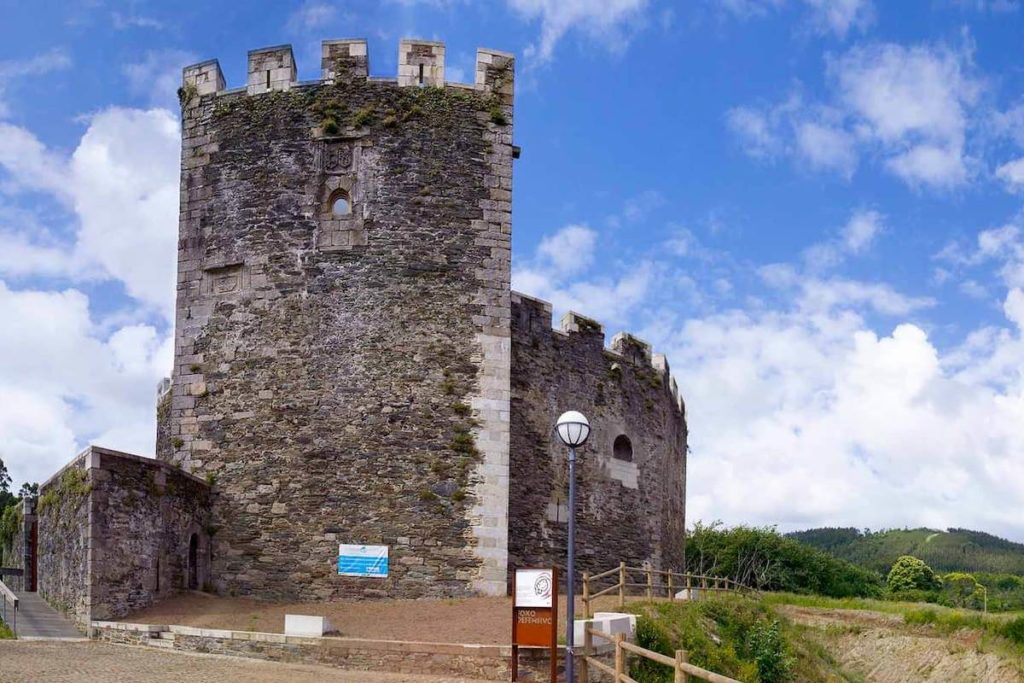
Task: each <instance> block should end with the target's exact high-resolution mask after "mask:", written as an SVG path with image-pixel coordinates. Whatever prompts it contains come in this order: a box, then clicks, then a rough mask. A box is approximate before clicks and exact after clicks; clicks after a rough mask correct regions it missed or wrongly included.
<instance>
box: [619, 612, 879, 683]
mask: <svg viewBox="0 0 1024 683" xmlns="http://www.w3.org/2000/svg"><path fill="white" fill-rule="evenodd" d="M629 609H630V611H632V612H635V613H636V614H638V615H640V619H639V620H638V623H637V644H638V645H641V646H642V647H646V648H648V649H650V650H654V651H655V652H660V653H662V654H664V655H666V656H669V657H671V656H673V655H674V653H675V651H676V650H677V649H683V650H686V651H687V653H688V654H689V657H690V662H691V663H692V664H695V665H697V666H700V667H703V668H706V669H708V670H710V671H713V672H715V673H719V674H723V675H725V676H729V677H730V678H736V679H738V680H741V681H751V683H795V682H799V683H840V682H852V681H860V680H862V679H860V678H859V677H850V676H848V675H847V674H846V673H845V672H843V671H842V670H841V669H840V667H839V666H838V665H837V664H836V662H835V660H834V658H833V657H832V656H830V655H829V654H828V653H827V652H826V651H825V649H824V648H822V647H821V646H820V645H818V644H817V643H816V642H815V641H813V640H812V639H809V638H807V637H806V634H805V633H804V630H803V629H800V628H798V627H795V626H794V625H793V624H791V623H790V622H789V620H788V619H786V618H785V617H783V616H781V615H780V614H778V613H777V612H776V611H775V609H774V607H773V606H771V605H769V604H767V603H766V602H764V601H763V600H755V599H749V598H744V597H741V596H736V595H718V596H711V597H708V598H705V599H702V600H699V601H695V602H694V601H687V602H673V603H665V602H662V603H642V604H641V603H635V604H633V605H631V606H630V608H629ZM629 674H630V676H631V677H632V678H633V679H634V680H636V681H638V682H639V683H672V681H673V680H674V678H673V676H672V673H671V672H670V670H669V669H668V667H665V666H663V665H661V664H656V663H653V662H650V661H647V660H642V659H639V658H637V657H630V658H629Z"/></svg>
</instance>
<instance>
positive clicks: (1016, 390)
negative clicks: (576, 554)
mask: <svg viewBox="0 0 1024 683" xmlns="http://www.w3.org/2000/svg"><path fill="white" fill-rule="evenodd" d="M1006 309H1007V316H1008V319H1010V320H1012V321H1014V322H1015V323H1017V324H1018V325H1019V324H1020V319H1021V318H1024V295H1022V294H1020V293H1017V294H1011V296H1010V297H1008V299H1007V305H1006ZM994 339H995V341H994V342H990V343H989V344H988V346H987V347H985V348H981V347H978V348H975V349H972V350H969V351H966V352H962V353H961V352H960V351H961V350H957V352H955V353H954V352H948V353H945V354H944V353H942V352H940V351H939V350H938V349H937V348H936V346H935V345H934V344H933V343H932V342H931V341H930V340H929V338H928V335H927V334H926V332H925V331H924V330H923V329H922V328H921V327H919V326H917V325H914V324H909V323H902V324H898V325H896V326H895V327H894V328H892V329H891V331H890V332H889V333H888V334H884V335H880V334H877V333H875V332H874V331H872V330H871V329H870V327H869V326H868V324H867V323H866V322H865V320H864V319H863V318H862V317H861V316H859V315H858V314H856V313H854V312H852V311H851V310H850V309H849V308H848V307H847V305H846V304H843V303H841V302H840V303H839V304H838V305H837V306H836V307H835V308H833V309H832V310H830V311H827V312H823V311H821V310H820V309H819V310H811V309H807V308H805V307H803V306H801V305H796V306H794V307H792V308H789V307H785V306H783V307H780V308H768V309H762V310H757V309H754V310H747V311H742V310H731V311H723V312H719V313H715V314H713V315H709V316H706V317H703V318H693V319H690V320H688V321H686V322H684V323H682V324H680V325H679V326H678V327H677V328H676V331H675V332H672V333H668V334H666V335H664V336H663V337H661V338H656V340H655V343H656V344H659V343H660V344H662V345H665V344H668V345H670V346H671V350H670V353H669V356H670V361H671V363H672V368H673V372H674V373H675V374H676V377H677V379H678V380H679V383H680V388H681V391H682V392H683V395H684V397H685V398H686V401H687V413H688V416H689V419H690V430H691V431H690V434H691V440H690V443H691V447H692V449H693V453H692V455H691V457H690V470H689V482H690V483H689V488H690V490H691V491H693V492H694V493H693V494H692V495H691V496H690V499H689V501H688V502H689V507H688V510H687V515H688V518H689V519H690V520H694V519H700V518H703V519H705V520H710V519H716V518H720V519H724V520H725V521H727V522H730V523H771V524H775V523H781V524H782V526H783V527H784V528H796V527H803V526H817V525H823V524H833V525H842V526H858V527H863V526H871V527H876V528H877V527H880V526H892V525H904V524H907V525H916V524H926V525H931V526H939V527H944V526H952V525H956V526H970V527H974V528H987V529H991V530H993V531H997V532H1003V533H1010V534H1012V535H1014V536H1016V537H1018V538H1019V537H1022V536H1024V527H1021V524H1020V520H1019V519H1018V518H1017V517H1016V516H1015V515H1014V513H1013V510H1014V509H1015V508H1016V507H1018V506H1019V505H1020V504H1021V503H1024V476H1022V475H1021V473H1020V472H1019V471H1018V470H1019V468H1018V469H1017V470H1015V469H1014V467H1013V463H1014V462H1016V458H1017V456H1018V455H1019V453H1021V452H1024V432H1021V430H1020V428H1019V425H1020V424H1021V419H1022V417H1024V385H1022V381H1021V375H1020V373H1014V374H1011V375H1005V374H1004V375H1003V376H1004V377H1006V378H1008V379H1009V383H1008V384H1006V385H1003V386H993V385H990V384H989V383H988V382H987V380H986V379H985V376H986V375H987V373H982V374H978V375H972V374H971V373H972V371H973V370H976V369H979V368H982V367H984V366H986V365H988V364H989V363H991V362H993V359H996V358H1000V359H1001V360H1000V361H999V364H1000V366H1005V365H1006V364H1007V363H1009V362H1012V361H1016V362H1017V363H1020V362H1024V344H1022V342H1021V339H1020V335H1019V333H1017V334H1010V333H1007V332H1005V331H1004V333H1002V334H1001V335H998V334H997V335H995V336H994ZM980 424H983V425H985V428H984V430H981V431H979V429H978V425H980ZM1008 476H1009V478H1007V477H1008ZM892 500H899V501H901V504H900V505H899V506H898V509H897V508H893V507H892V505H891V504H890V503H891V501H892ZM993 500H999V501H1001V502H1000V504H998V505H995V504H993V503H992V501H993Z"/></svg>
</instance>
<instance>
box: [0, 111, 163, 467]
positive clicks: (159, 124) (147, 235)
mask: <svg viewBox="0 0 1024 683" xmlns="http://www.w3.org/2000/svg"><path fill="white" fill-rule="evenodd" d="M85 121H86V126H87V127H86V130H85V132H84V134H83V135H82V137H81V139H80V140H79V142H78V144H77V146H76V147H75V149H74V151H73V152H72V153H70V154H66V153H63V152H60V151H56V150H52V149H49V148H48V147H47V146H46V145H44V144H43V143H42V142H40V141H39V140H38V139H37V138H36V137H35V136H34V135H33V134H32V133H31V132H30V131H28V130H26V129H24V128H20V127H16V126H12V125H10V124H4V123H0V199H3V197H4V196H5V195H6V196H7V197H10V198H13V199H18V198H22V197H23V196H24V195H26V194H27V193H32V194H33V196H32V197H31V200H32V205H33V206H38V207H42V206H44V205H46V204H47V200H50V203H52V204H53V205H54V210H52V211H46V212H45V214H46V218H47V221H49V222H54V221H56V222H61V223H63V222H64V221H65V220H66V222H67V225H63V224H62V225H60V226H59V228H58V229H56V230H51V229H48V227H47V225H46V224H43V223H42V222H41V220H40V219H39V216H41V215H43V213H44V211H43V209H42V208H40V209H38V213H39V215H38V216H37V215H36V214H35V213H33V212H30V211H28V210H25V209H15V208H12V207H11V206H10V205H8V204H7V203H5V202H3V201H0V278H2V279H0V319H3V320H4V321H5V324H4V325H3V326H0V356H2V358H0V402H2V405H4V410H3V411H0V413H2V414H0V455H2V457H3V458H4V461H5V463H6V464H7V465H8V467H9V468H10V470H11V473H12V476H13V477H14V478H15V479H16V480H18V481H39V480H40V479H42V478H45V477H46V476H48V475H49V474H51V473H52V472H53V471H54V470H55V469H56V468H57V467H59V466H60V465H61V464H63V463H64V462H66V461H67V460H68V459H70V458H71V457H72V456H73V455H74V453H75V452H76V450H77V449H79V448H81V447H84V446H85V445H87V444H88V443H100V444H102V445H105V446H110V447H113V448H119V449H123V450H126V451H129V452H135V453H139V454H151V453H152V451H153V441H154V429H155V426H154V398H155V396H154V389H155V386H156V382H157V381H158V380H159V378H161V377H162V376H163V375H164V374H165V373H166V372H167V370H168V368H170V366H171V362H172V348H173V339H172V335H171V329H170V323H171V320H172V317H173V300H174V281H175V278H174V274H175V252H176V233H177V209H178V161H179V154H180V151H179V150H180V133H179V129H178V122H177V118H176V117H175V116H173V115H172V114H171V113H170V112H168V111H166V110H161V109H152V110H149V111H142V110H135V109H118V108H112V109H107V110H104V111H101V112H99V113H98V114H95V115H93V116H91V117H90V118H88V119H86V120H85ZM53 278H58V282H60V281H65V282H66V281H71V282H74V283H76V284H83V283H85V284H89V283H91V282H92V281H108V282H113V283H117V284H119V285H120V286H121V287H123V290H124V292H125V293H126V294H127V295H128V298H127V299H124V300H123V302H122V303H121V304H120V306H121V308H120V309H117V308H115V309H114V311H113V312H109V313H105V314H104V317H101V318H96V317H94V315H95V314H94V313H93V310H92V309H93V306H94V304H95V302H92V301H90V299H89V297H88V296H87V295H86V293H85V292H84V291H83V290H82V289H80V288H76V287H64V288H61V289H53V290H50V291H45V290H43V289H40V283H41V282H46V281H47V280H48V279H49V281H50V282H53V280H52V279H53ZM13 282H21V283H23V286H22V287H20V288H18V287H15V286H14V285H13V284H12V283H13ZM116 305H117V304H115V306H116ZM101 308H102V309H103V310H107V311H109V310H110V308H111V302H110V301H104V302H103V305H102V306H101ZM146 319H150V320H155V321H156V322H155V323H153V324H142V323H139V322H137V321H139V320H146Z"/></svg>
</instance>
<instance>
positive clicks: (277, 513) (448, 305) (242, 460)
mask: <svg viewBox="0 0 1024 683" xmlns="http://www.w3.org/2000/svg"><path fill="white" fill-rule="evenodd" d="M444 61H445V48H444V45H442V44H441V43H435V42H429V41H413V40H403V41H401V43H400V45H399V58H398V62H399V67H398V71H399V73H398V78H397V79H384V78H373V77H369V75H368V73H369V67H368V61H367V49H366V43H365V41H361V40H338V41H326V42H325V43H324V44H323V60H322V65H321V66H322V73H321V75H322V79H321V80H318V81H315V82H309V83H303V82H299V81H297V77H296V73H297V71H296V67H295V61H294V58H293V55H292V51H291V48H290V47H288V46H282V47H274V48H266V49H262V50H254V51H252V52H250V53H249V57H248V76H247V80H246V86H245V87H244V88H238V89H233V90H229V89H227V88H226V84H225V82H224V78H223V75H222V73H221V70H220V66H219V64H218V63H217V62H216V61H215V60H214V61H208V62H202V63H200V64H196V65H193V66H190V67H187V68H186V69H185V70H184V75H183V87H182V88H181V90H180V92H179V95H180V98H181V103H182V135H183V140H182V160H181V202H180V218H179V242H178V282H177V288H178V289H177V311H176V328H175V361H174V368H173V370H172V375H173V381H172V382H171V383H170V385H169V386H168V385H167V384H166V383H165V384H162V385H161V388H160V395H159V400H158V408H157V416H158V425H157V461H152V460H148V459H145V458H138V457H135V456H128V455H125V454H118V453H114V452H112V451H107V450H105V449H99V448H92V449H90V450H88V451H86V453H84V454H82V455H81V456H79V457H78V458H76V459H75V460H74V461H73V462H72V463H71V464H70V465H68V467H67V468H65V470H63V471H62V472H60V473H58V474H57V475H56V476H55V477H53V478H52V479H51V480H50V481H49V482H47V483H46V484H45V485H44V486H43V490H42V497H41V499H40V511H39V557H40V566H39V570H40V571H39V575H40V584H41V590H42V591H43V593H44V595H46V597H47V599H49V600H50V601H51V602H52V603H53V604H55V605H57V606H59V607H61V608H62V609H65V610H67V611H69V612H71V613H73V614H75V615H76V618H77V619H78V620H79V621H81V622H85V621H87V620H88V619H113V618H118V617H120V616H123V615H125V614H126V613H128V612H129V611H133V610H136V609H139V608H141V607H144V606H146V605H148V604H150V603H151V602H153V601H155V600H157V599H159V598H160V597H162V596H164V595H166V594H168V593H169V592H171V591H177V590H181V589H184V588H189V587H193V588H202V589H209V590H214V591H216V592H219V593H221V594H242V595H252V596H256V597H261V598H270V599H310V600H316V599H332V598H336V597H345V596H351V597H369V598H372V597H385V596H387V597H439V596H460V595H469V594H480V593H483V594H504V593H505V591H506V589H507V585H508V576H509V575H508V571H509V568H510V567H513V566H522V565H538V564H543V565H547V564H559V565H561V564H562V563H563V556H564V548H565V532H566V517H565V515H566V511H567V510H566V505H565V503H566V501H565V497H566V496H565V491H566V485H567V481H566V476H565V453H564V449H562V448H561V447H560V446H558V445H557V444H556V443H555V442H554V440H553V438H552V430H551V426H552V422H553V421H554V419H555V418H556V417H557V415H558V414H559V413H561V412H562V411H564V410H568V409H576V410H582V411H583V412H584V413H586V414H587V415H588V416H589V417H590V419H591V422H592V424H593V425H594V431H593V435H592V436H591V439H590V442H589V443H588V444H587V445H586V446H585V447H584V449H583V450H582V451H581V453H580V456H581V466H580V471H581V479H580V487H579V491H580V509H579V520H580V544H581V547H580V553H579V555H580V561H581V564H582V566H583V568H585V569H592V570H603V569H607V568H609V567H610V566H612V565H613V564H615V563H617V562H619V561H620V560H626V561H628V562H630V563H641V562H651V563H653V564H654V565H656V566H662V567H679V566H680V560H681V552H682V541H683V538H682V537H683V527H684V512H685V510H684V497H685V468H686V422H685V416H684V411H683V404H682V401H681V400H680V399H679V395H678V391H677V389H676V386H675V381H674V380H673V379H672V378H671V376H670V374H669V371H668V364H667V362H666V361H665V359H664V357H663V356H659V355H657V354H653V355H652V354H651V350H650V347H649V346H648V345H646V344H645V343H644V342H642V341H640V340H638V339H635V338H634V337H631V336H629V335H616V337H614V338H613V339H612V342H611V348H610V349H605V348H604V333H603V330H602V328H601V326H600V325H599V324H598V323H596V322H594V321H592V320H589V319H587V318H584V317H582V316H579V315H577V314H574V313H570V314H568V315H567V316H566V317H565V319H563V321H562V326H561V329H560V330H554V329H552V327H551V306H550V304H547V303H545V302H542V301H538V300H536V299H531V298H529V297H527V296H523V295H519V294H515V293H513V292H512V291H511V290H510V240H511V230H512V227H511V209H512V161H513V158H514V157H515V156H516V155H517V149H516V148H515V147H513V145H512V121H513V106H512V105H513V87H514V86H513V83H514V61H513V58H512V56H511V55H507V54H504V53H501V52H496V51H492V50H479V51H478V53H477V61H476V78H475V83H474V84H473V85H457V84H450V83H447V82H446V81H445V75H444ZM58 493H59V494H60V495H58ZM44 503H45V504H44ZM339 543H358V544H381V545H387V546H389V548H390V575H389V577H388V578H387V579H378V578H374V579H363V578H349V577H341V576H339V575H338V574H337V569H336V565H335V559H336V556H337V549H338V544H339Z"/></svg>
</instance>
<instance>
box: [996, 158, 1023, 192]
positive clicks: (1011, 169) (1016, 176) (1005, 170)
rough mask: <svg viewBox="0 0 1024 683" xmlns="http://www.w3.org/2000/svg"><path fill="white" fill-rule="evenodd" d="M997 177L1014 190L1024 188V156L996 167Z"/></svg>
mask: <svg viewBox="0 0 1024 683" xmlns="http://www.w3.org/2000/svg"><path fill="white" fill-rule="evenodd" d="M996 177H997V178H999V179H1000V180H1002V181H1003V182H1004V183H1006V187H1007V188H1008V189H1010V190H1012V191H1014V192H1017V191H1020V190H1024V157H1021V158H1020V159H1015V160H1013V161H1009V162H1007V163H1005V164H1003V165H1002V166H1000V167H999V168H997V169H996Z"/></svg>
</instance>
